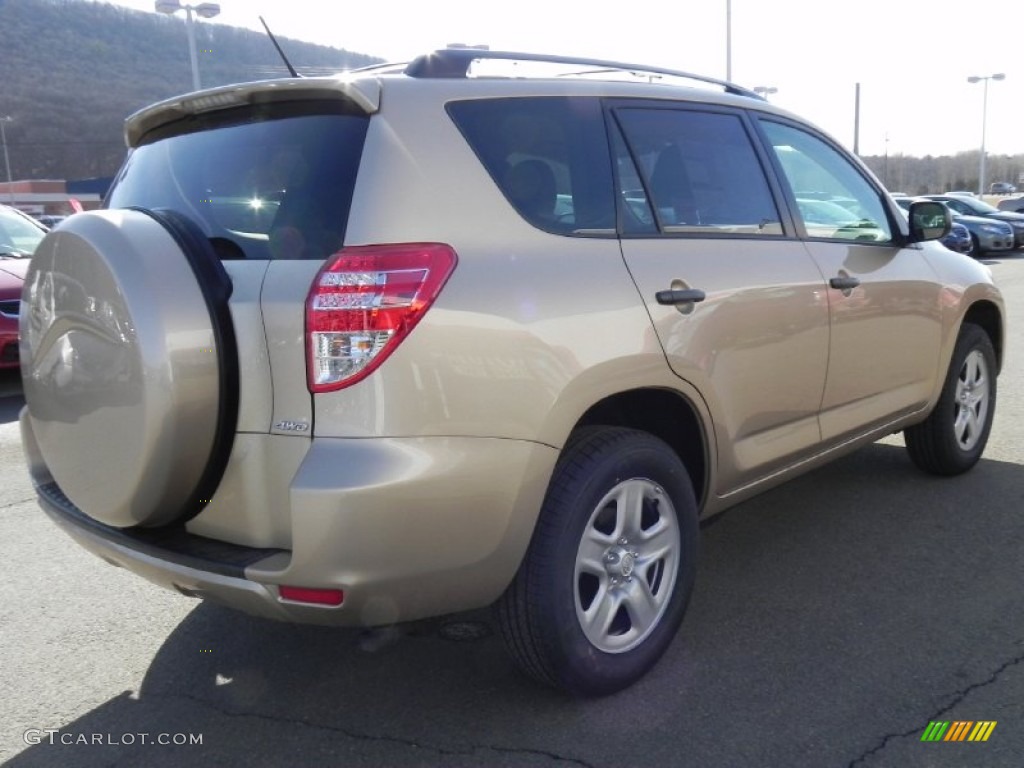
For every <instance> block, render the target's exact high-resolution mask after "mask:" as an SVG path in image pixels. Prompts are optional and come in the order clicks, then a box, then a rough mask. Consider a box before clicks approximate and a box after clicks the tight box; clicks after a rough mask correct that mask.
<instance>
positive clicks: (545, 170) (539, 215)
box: [448, 97, 615, 235]
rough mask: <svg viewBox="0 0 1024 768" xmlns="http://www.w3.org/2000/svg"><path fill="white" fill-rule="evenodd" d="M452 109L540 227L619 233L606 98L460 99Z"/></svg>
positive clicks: (491, 169) (507, 190) (512, 199)
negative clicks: (603, 111)
mask: <svg viewBox="0 0 1024 768" xmlns="http://www.w3.org/2000/svg"><path fill="white" fill-rule="evenodd" d="M448 113H449V114H450V115H451V117H452V119H453V120H454V121H455V124H456V125H457V126H458V127H459V130H460V131H462V134H463V135H464V136H465V137H466V140H467V141H468V142H469V144H470V146H471V147H472V148H473V151H474V152H476V154H477V156H478V157H479V158H480V161H481V162H482V163H483V164H484V167H485V168H486V169H487V171H488V173H490V175H491V178H493V179H494V182H495V184H497V185H498V187H499V188H500V189H501V191H502V193H504V195H505V197H506V198H507V199H508V201H509V203H511V204H512V206H513V207H514V208H515V209H516V210H517V211H518V212H519V214H520V215H521V216H522V217H523V218H525V219H526V220H527V221H529V222H530V223H531V224H533V225H534V226H535V227H539V228H540V229H543V230H546V231H548V232H554V233H556V234H562V235H614V234H615V203H614V196H613V191H612V190H613V184H612V173H611V161H610V155H609V151H608V138H607V135H606V132H605V124H604V119H603V117H602V114H601V104H600V102H599V101H598V100H597V99H590V98H561V97H541V98H512V99H480V100H474V101H459V102H453V103H451V104H449V105H448Z"/></svg>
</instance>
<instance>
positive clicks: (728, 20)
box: [725, 0, 732, 83]
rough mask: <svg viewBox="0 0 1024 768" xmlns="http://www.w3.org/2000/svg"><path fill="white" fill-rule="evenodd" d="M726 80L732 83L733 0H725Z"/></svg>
mask: <svg viewBox="0 0 1024 768" xmlns="http://www.w3.org/2000/svg"><path fill="white" fill-rule="evenodd" d="M725 79H726V80H727V81H728V82H730V83H731V82H732V0H725Z"/></svg>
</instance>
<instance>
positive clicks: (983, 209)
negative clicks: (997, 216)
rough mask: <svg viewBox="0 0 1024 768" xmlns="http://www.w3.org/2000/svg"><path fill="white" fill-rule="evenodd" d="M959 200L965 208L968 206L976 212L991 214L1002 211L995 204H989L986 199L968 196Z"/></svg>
mask: <svg viewBox="0 0 1024 768" xmlns="http://www.w3.org/2000/svg"><path fill="white" fill-rule="evenodd" d="M957 202H958V203H961V204H962V205H963V207H964V208H967V209H969V210H971V211H973V212H975V213H980V214H989V213H999V212H1000V211H999V209H998V208H996V207H995V206H994V205H989V204H988V203H986V202H985V201H984V200H975V199H973V198H970V197H967V198H962V199H958V200H957Z"/></svg>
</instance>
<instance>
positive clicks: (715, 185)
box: [615, 108, 783, 236]
mask: <svg viewBox="0 0 1024 768" xmlns="http://www.w3.org/2000/svg"><path fill="white" fill-rule="evenodd" d="M615 116H616V118H617V120H618V123H619V125H620V126H621V127H622V132H623V134H624V137H625V141H624V142H623V141H622V140H621V139H617V140H616V142H615V145H616V147H617V154H618V157H617V167H618V170H619V195H620V198H621V199H622V201H623V208H624V216H623V218H624V224H623V229H624V231H626V232H629V233H642V232H645V231H649V230H650V229H651V228H653V227H655V226H656V228H657V230H658V231H660V232H662V233H664V234H695V235H701V236H715V235H726V234H727V235H757V236H781V235H782V234H783V229H782V223H781V221H780V219H779V212H778V209H777V208H776V206H775V202H774V199H773V197H772V193H771V189H770V187H769V186H768V181H767V179H766V177H765V172H764V168H763V167H762V166H761V163H760V161H759V159H758V156H757V153H756V151H755V149H754V145H753V143H752V141H751V138H750V136H749V135H748V133H747V131H746V129H745V127H744V125H743V121H742V120H741V118H740V117H739V115H736V114H732V113H726V112H710V111H703V110H697V109H684V108H650V109H648V108H624V109H617V110H615ZM627 151H628V153H629V154H628V156H624V155H623V153H624V152H627ZM630 158H631V160H630ZM631 165H633V166H635V167H636V169H637V170H636V171H632V170H630V166H631Z"/></svg>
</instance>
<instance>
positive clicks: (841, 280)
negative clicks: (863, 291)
mask: <svg viewBox="0 0 1024 768" xmlns="http://www.w3.org/2000/svg"><path fill="white" fill-rule="evenodd" d="M828 284H829V285H830V286H832V287H833V288H835V289H836V290H839V291H849V290H851V289H853V288H856V287H857V286H858V285H860V280H858V279H857V278H856V277H849V276H845V277H833V278H832V279H831V280H829V281H828Z"/></svg>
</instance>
